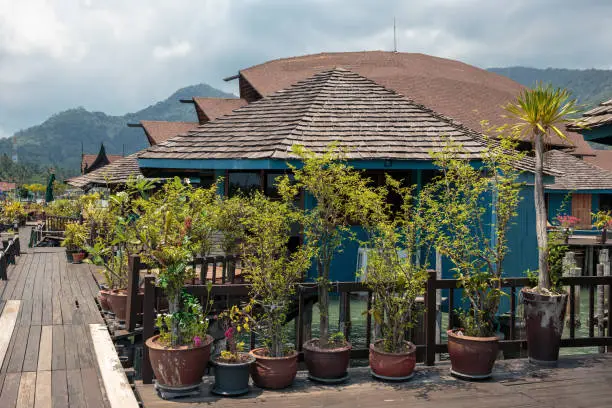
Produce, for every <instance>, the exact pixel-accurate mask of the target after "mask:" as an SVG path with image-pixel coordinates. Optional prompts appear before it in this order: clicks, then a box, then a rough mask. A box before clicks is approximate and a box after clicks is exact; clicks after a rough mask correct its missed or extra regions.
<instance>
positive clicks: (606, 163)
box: [584, 150, 612, 171]
mask: <svg viewBox="0 0 612 408" xmlns="http://www.w3.org/2000/svg"><path fill="white" fill-rule="evenodd" d="M593 153H594V156H590V157H585V158H584V160H586V161H587V162H589V163H591V164H594V165H595V166H598V167H601V168H602V169H605V170H610V171H612V150H593Z"/></svg>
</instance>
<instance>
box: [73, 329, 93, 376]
mask: <svg viewBox="0 0 612 408" xmlns="http://www.w3.org/2000/svg"><path fill="white" fill-rule="evenodd" d="M72 329H73V332H74V336H75V338H77V339H81V341H77V342H76V346H77V353H78V358H79V367H81V369H84V368H91V367H94V363H93V355H92V350H91V338H90V334H89V330H87V327H86V326H84V325H80V324H79V325H76V326H72Z"/></svg>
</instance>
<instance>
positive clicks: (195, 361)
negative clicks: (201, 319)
mask: <svg viewBox="0 0 612 408" xmlns="http://www.w3.org/2000/svg"><path fill="white" fill-rule="evenodd" d="M158 338H159V336H153V337H151V338H149V339H147V341H146V346H147V348H148V349H149V359H150V361H151V367H152V368H153V373H154V374H155V378H156V381H157V385H158V386H159V387H161V388H163V389H164V390H166V391H170V392H171V391H173V390H175V391H182V390H185V389H190V388H197V387H198V386H199V385H200V383H201V382H202V376H203V375H204V372H205V370H206V366H207V365H208V360H209V358H210V345H211V344H212V342H213V340H214V339H213V338H212V336H209V335H207V336H206V340H205V341H204V342H203V344H202V345H201V346H199V347H187V346H183V347H180V348H169V347H164V346H162V345H161V344H159V343H157V339H158Z"/></svg>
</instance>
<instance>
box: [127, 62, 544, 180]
mask: <svg viewBox="0 0 612 408" xmlns="http://www.w3.org/2000/svg"><path fill="white" fill-rule="evenodd" d="M448 138H450V139H452V140H454V141H455V142H458V143H461V144H462V145H463V147H464V148H465V149H466V150H467V152H468V153H467V157H469V158H473V159H478V158H480V157H481V153H482V152H483V150H484V148H485V147H484V143H483V137H482V135H481V134H479V133H475V132H473V131H471V130H470V129H468V128H465V127H463V126H462V125H461V124H458V123H455V122H453V121H452V120H451V119H450V118H446V117H444V116H441V115H439V114H437V113H436V112H434V111H432V110H430V109H428V108H426V107H424V106H422V105H419V104H416V103H414V102H413V101H411V100H409V99H407V98H405V97H404V96H402V95H400V94H398V93H396V92H394V91H392V90H389V89H386V88H385V87H383V86H381V85H379V84H377V83H375V82H373V81H372V80H370V79H368V78H365V77H363V76H361V75H358V74H356V73H354V72H351V71H348V70H346V69H343V68H335V69H332V70H328V71H324V72H320V73H317V74H315V75H314V76H312V77H311V78H308V79H306V80H304V81H301V82H298V83H297V84H295V85H293V86H291V87H289V88H288V89H286V90H282V91H279V92H276V93H274V94H272V95H269V96H268V97H265V98H263V99H261V100H259V101H256V102H253V103H250V104H248V105H247V106H245V107H242V108H239V109H237V110H235V111H233V112H232V113H231V114H229V115H226V116H223V117H221V118H219V119H217V120H215V121H212V122H209V123H206V124H204V125H201V126H200V127H199V128H198V129H196V130H194V131H191V132H189V134H188V135H185V136H179V137H175V138H172V139H169V140H167V141H166V142H164V143H161V144H159V145H156V146H152V147H150V148H148V149H146V150H144V151H142V152H141V153H139V155H138V157H139V158H143V159H289V158H292V157H293V156H292V155H291V147H292V146H293V145H294V144H300V145H303V146H305V147H306V148H308V149H310V150H312V151H314V152H317V153H322V152H324V151H325V149H326V148H327V146H328V145H329V144H330V143H332V142H337V143H338V145H339V146H340V147H345V148H347V149H348V152H347V155H346V156H347V158H348V159H353V160H359V159H363V160H370V159H391V160H426V161H431V156H430V152H431V151H435V150H439V149H440V148H441V147H442V146H443V145H444V144H445V143H446V141H447V139H448ZM517 166H519V167H522V168H523V169H530V168H531V169H532V168H533V160H532V159H530V158H525V159H524V160H522V161H521V163H518V164H517Z"/></svg>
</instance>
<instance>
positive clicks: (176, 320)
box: [155, 287, 212, 347]
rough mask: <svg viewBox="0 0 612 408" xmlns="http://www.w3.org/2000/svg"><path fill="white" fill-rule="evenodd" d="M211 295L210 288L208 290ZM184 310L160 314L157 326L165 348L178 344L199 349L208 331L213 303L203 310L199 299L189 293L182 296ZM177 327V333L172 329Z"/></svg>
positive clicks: (160, 341) (208, 303)
mask: <svg viewBox="0 0 612 408" xmlns="http://www.w3.org/2000/svg"><path fill="white" fill-rule="evenodd" d="M208 291H209V293H210V287H209V289H208ZM182 301H183V302H182V308H181V310H179V311H176V312H174V313H171V314H158V315H157V320H156V322H155V326H156V327H157V328H158V329H159V340H158V341H159V343H160V344H162V345H163V346H165V347H171V346H174V345H176V344H184V345H192V346H195V347H199V346H201V345H202V344H203V341H204V339H205V338H206V332H207V331H208V318H207V317H206V316H207V315H208V314H209V313H210V307H211V306H212V302H211V301H209V302H207V303H206V308H203V307H202V305H201V304H200V302H199V301H198V299H197V298H196V297H194V296H192V295H190V294H188V293H183V294H182ZM173 327H177V328H178V330H177V331H175V330H173V329H172V328H173Z"/></svg>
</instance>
